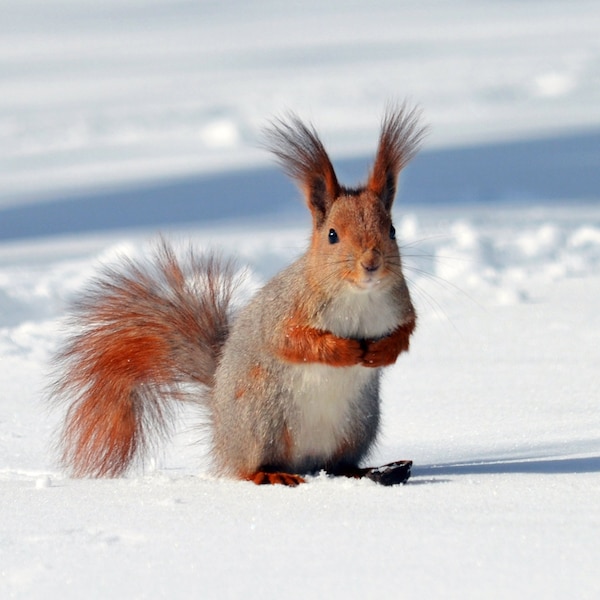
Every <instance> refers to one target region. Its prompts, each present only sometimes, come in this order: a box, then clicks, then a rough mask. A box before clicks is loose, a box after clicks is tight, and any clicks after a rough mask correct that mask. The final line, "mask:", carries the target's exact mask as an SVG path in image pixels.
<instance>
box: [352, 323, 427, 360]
mask: <svg viewBox="0 0 600 600" xmlns="http://www.w3.org/2000/svg"><path fill="white" fill-rule="evenodd" d="M414 328H415V324H414V322H411V323H408V324H407V325H402V326H400V327H398V328H397V329H395V330H394V331H393V332H392V333H390V334H389V335H386V336H385V337H383V338H381V339H378V340H368V341H366V342H364V345H365V346H366V347H365V350H364V354H363V358H362V364H363V366H365V367H372V368H377V367H387V366H388V365H393V364H394V363H395V362H396V359H397V358H398V355H399V354H400V353H401V352H405V351H406V350H408V345H409V339H410V335H411V333H412V332H413V331H414Z"/></svg>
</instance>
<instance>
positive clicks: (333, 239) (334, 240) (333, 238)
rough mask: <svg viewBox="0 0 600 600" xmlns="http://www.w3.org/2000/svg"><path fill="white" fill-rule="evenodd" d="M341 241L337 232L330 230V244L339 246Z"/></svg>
mask: <svg viewBox="0 0 600 600" xmlns="http://www.w3.org/2000/svg"><path fill="white" fill-rule="evenodd" d="M339 241H340V238H339V237H338V234H337V232H336V230H335V229H330V230H329V243H330V244H337V243H338V242H339Z"/></svg>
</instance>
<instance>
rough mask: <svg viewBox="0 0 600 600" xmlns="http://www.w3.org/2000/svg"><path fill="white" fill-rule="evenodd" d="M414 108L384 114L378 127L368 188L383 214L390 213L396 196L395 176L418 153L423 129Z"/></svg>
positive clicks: (391, 108)
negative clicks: (378, 202) (383, 209)
mask: <svg viewBox="0 0 600 600" xmlns="http://www.w3.org/2000/svg"><path fill="white" fill-rule="evenodd" d="M419 113H420V111H419V110H418V109H416V108H413V109H410V110H408V109H407V107H406V105H402V106H400V107H390V108H388V110H386V112H385V114H384V117H383V122H382V124H381V134H380V136H379V147H378V148H377V156H376V157H375V163H374V165H373V169H372V170H371V174H370V175H369V181H368V183H367V188H368V189H369V190H370V191H371V192H373V193H374V194H375V195H377V196H378V197H379V198H380V199H381V201H382V202H383V205H384V206H385V208H386V210H388V211H389V210H391V208H392V204H393V202H394V197H395V196H396V184H397V181H398V174H399V173H400V171H401V170H402V169H403V168H404V166H405V165H406V164H407V163H408V161H409V160H410V159H411V158H412V157H413V156H414V155H415V154H416V153H417V150H418V149H419V145H420V144H421V141H422V140H423V136H424V134H425V131H426V130H425V128H423V127H421V126H420V125H419Z"/></svg>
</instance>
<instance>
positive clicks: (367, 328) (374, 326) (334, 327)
mask: <svg viewBox="0 0 600 600" xmlns="http://www.w3.org/2000/svg"><path fill="white" fill-rule="evenodd" d="M400 308H401V307H399V306H397V304H396V303H395V302H394V300H393V299H392V298H391V297H390V295H389V294H387V293H385V292H378V291H372V292H367V291H361V290H357V291H354V290H349V291H348V292H347V293H345V294H340V295H339V296H338V297H337V298H336V299H335V300H334V301H333V302H331V303H330V304H329V305H328V306H327V307H326V308H325V310H324V311H323V314H322V315H321V323H320V324H319V326H320V327H321V328H322V329H326V330H328V331H331V332H332V333H335V334H336V335H339V336H341V337H353V338H376V337H380V336H382V335H385V334H387V333H389V332H390V331H391V330H393V329H394V328H395V327H396V326H397V325H398V321H399V317H400V313H401V310H400Z"/></svg>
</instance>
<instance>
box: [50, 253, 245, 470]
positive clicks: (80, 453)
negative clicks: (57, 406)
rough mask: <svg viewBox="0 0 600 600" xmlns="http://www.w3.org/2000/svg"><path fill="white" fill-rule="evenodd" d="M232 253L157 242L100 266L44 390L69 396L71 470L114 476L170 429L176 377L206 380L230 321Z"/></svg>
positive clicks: (66, 453)
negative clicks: (176, 249)
mask: <svg viewBox="0 0 600 600" xmlns="http://www.w3.org/2000/svg"><path fill="white" fill-rule="evenodd" d="M233 290H234V277H233V267H232V265H231V263H223V264H221V263H219V261H218V260H217V259H216V258H215V257H214V256H207V257H204V258H197V257H195V256H193V255H192V254H190V256H189V259H188V260H187V261H186V263H185V264H183V265H182V264H181V263H179V262H178V261H177V259H176V258H175V256H174V254H173V251H172V250H171V249H170V247H169V246H167V244H166V243H164V242H163V244H162V245H161V247H160V248H159V250H158V252H157V254H156V256H155V260H154V261H151V263H150V264H149V265H148V266H142V265H137V264H134V263H132V262H131V261H126V262H125V264H124V265H122V269H121V270H119V271H117V270H114V269H107V270H106V271H105V272H104V273H103V275H102V276H101V277H100V278H98V279H97V280H96V281H95V282H94V283H93V284H92V287H91V289H90V290H89V291H88V293H87V294H86V295H85V296H84V297H83V298H82V299H81V300H80V301H79V302H78V303H77V304H76V306H75V309H74V316H73V318H72V323H71V324H72V328H73V331H74V332H75V333H73V334H72V336H71V337H70V338H69V339H68V340H67V343H66V345H65V347H64V348H63V349H62V351H61V352H60V353H59V354H58V356H57V365H58V368H59V370H60V376H59V378H58V381H57V382H56V384H55V386H54V388H53V393H52V395H53V396H54V397H55V398H57V399H58V400H61V401H64V402H66V403H67V404H68V412H67V416H66V419H65V423H64V428H63V431H62V436H61V450H62V461H63V463H64V464H65V466H66V467H68V468H69V469H70V471H71V473H72V474H73V475H75V476H78V477H83V476H93V477H106V476H107V477H115V476H118V475H121V474H122V473H124V472H125V471H126V470H127V468H128V467H129V466H130V465H131V464H132V462H134V461H143V459H144V457H145V456H147V454H148V451H149V450H150V449H151V448H152V447H153V446H155V445H156V444H157V443H158V442H160V441H161V440H162V439H163V438H165V437H167V436H168V434H169V433H170V430H171V424H172V421H173V417H174V410H175V403H174V402H173V400H183V399H184V398H185V395H184V389H183V386H184V385H185V384H186V383H187V384H189V383H198V384H202V385H204V386H207V387H211V386H212V384H213V376H214V372H215V369H216V366H217V358H218V354H219V352H220V349H221V347H222V345H223V343H224V342H225V340H226V338H227V335H228V330H229V304H230V300H231V296H232V292H233Z"/></svg>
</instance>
